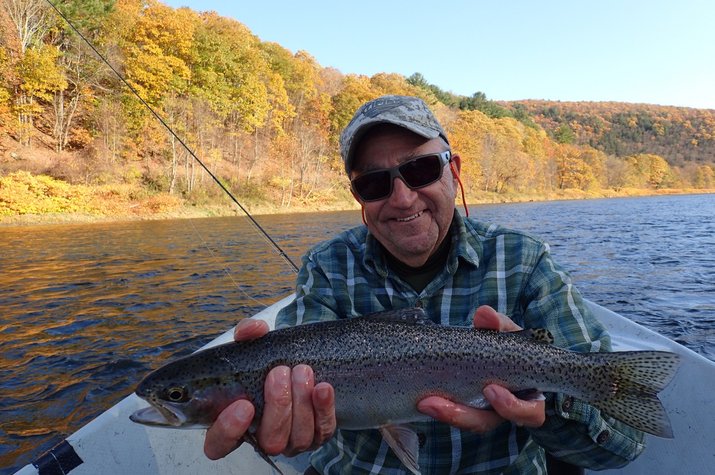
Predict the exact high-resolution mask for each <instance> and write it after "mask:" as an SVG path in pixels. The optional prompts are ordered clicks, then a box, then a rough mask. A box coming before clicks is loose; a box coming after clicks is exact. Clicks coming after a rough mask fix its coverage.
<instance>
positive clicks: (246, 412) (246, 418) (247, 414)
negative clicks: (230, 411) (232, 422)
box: [234, 403, 253, 422]
mask: <svg viewBox="0 0 715 475" xmlns="http://www.w3.org/2000/svg"><path fill="white" fill-rule="evenodd" d="M234 415H235V416H236V418H237V419H239V420H241V421H243V422H250V421H251V419H252V418H253V410H252V408H251V406H250V405H248V404H246V403H239V404H236V408H235V409H234Z"/></svg>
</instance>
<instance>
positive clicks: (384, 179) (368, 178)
mask: <svg viewBox="0 0 715 475" xmlns="http://www.w3.org/2000/svg"><path fill="white" fill-rule="evenodd" d="M352 185H353V190H355V193H357V194H358V195H360V198H362V199H363V200H365V201H373V200H379V199H382V198H386V197H387V196H389V195H390V188H391V185H392V183H390V172H389V171H379V172H375V173H368V174H367V175H362V176H359V177H357V178H355V179H354V180H353V182H352Z"/></svg>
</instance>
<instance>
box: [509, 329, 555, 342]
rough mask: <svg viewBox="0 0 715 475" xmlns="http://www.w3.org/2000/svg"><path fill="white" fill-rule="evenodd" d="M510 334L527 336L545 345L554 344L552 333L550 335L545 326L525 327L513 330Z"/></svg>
mask: <svg viewBox="0 0 715 475" xmlns="http://www.w3.org/2000/svg"><path fill="white" fill-rule="evenodd" d="M512 334H513V335H519V336H523V337H524V338H528V339H530V340H532V341H533V342H534V343H543V344H545V345H553V344H554V335H552V334H551V332H550V331H549V330H547V329H546V328H527V329H526V330H519V331H517V332H513V333H512Z"/></svg>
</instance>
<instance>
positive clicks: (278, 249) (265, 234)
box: [46, 0, 298, 273]
mask: <svg viewBox="0 0 715 475" xmlns="http://www.w3.org/2000/svg"><path fill="white" fill-rule="evenodd" d="M46 1H47V3H48V4H49V5H50V6H51V7H52V9H53V10H54V11H55V12H57V14H58V15H59V16H60V17H61V18H62V19H63V20H64V21H65V22H67V24H68V25H69V26H70V28H72V30H73V31H74V32H75V33H77V35H78V36H79V37H80V38H82V40H83V41H84V42H85V43H86V44H87V46H89V47H90V49H91V50H92V51H94V54H96V55H97V56H98V57H99V58H100V59H101V60H102V62H103V63H104V64H106V65H107V66H108V67H109V69H111V70H112V72H113V73H114V74H115V75H116V76H117V78H118V79H119V80H120V81H121V82H122V83H123V84H124V85H125V86H126V87H127V88H128V89H129V90H130V91H131V92H132V93H133V94H134V95H135V96H136V97H137V99H139V101H140V102H141V103H142V104H144V106H145V107H146V108H147V109H148V110H149V112H151V114H152V115H153V116H154V117H155V118H156V119H157V120H158V121H159V122H160V123H161V125H163V126H164V127H165V128H166V130H168V131H169V133H170V134H171V135H172V136H173V137H174V138H175V139H176V140H178V141H179V143H180V144H181V145H182V146H183V147H184V149H185V150H186V151H187V152H188V153H189V155H191V156H192V157H193V158H194V160H196V162H197V163H198V164H199V165H200V166H201V168H203V169H204V171H205V172H206V173H208V175H209V176H210V177H211V179H212V180H213V181H214V182H215V183H216V184H217V185H218V186H219V187H220V188H221V189H222V190H223V191H224V192H225V193H226V194H227V195H228V196H229V198H231V201H233V202H234V203H235V204H236V206H238V208H239V209H240V210H241V211H243V213H244V214H245V215H246V217H247V218H248V219H249V220H250V222H251V224H253V226H254V227H255V228H256V229H257V230H258V232H259V233H260V234H261V235H262V236H263V237H264V238H265V239H266V240H267V241H268V243H269V244H270V245H271V246H272V247H273V249H274V250H275V251H276V252H277V253H278V255H280V256H281V257H282V258H283V260H285V261H286V262H287V263H288V265H289V266H290V267H291V269H293V272H295V273H297V272H298V266H296V265H295V263H294V262H293V261H292V260H291V258H290V257H289V256H288V254H286V252H285V251H284V250H283V249H282V248H281V247H280V246H279V245H278V243H277V242H276V241H274V240H273V238H272V237H271V236H270V234H268V232H267V231H266V230H265V229H263V227H262V226H261V225H260V224H259V223H258V221H256V219H255V218H254V217H253V216H251V213H249V212H248V210H247V209H246V208H244V207H243V205H242V204H241V203H240V202H239V201H238V199H237V198H236V197H235V196H234V195H233V193H231V191H230V190H229V189H228V188H226V186H225V185H224V184H223V183H221V180H219V179H218V178H217V177H216V175H214V174H213V172H212V171H211V170H209V168H208V167H207V166H206V164H204V162H203V161H202V160H201V159H200V158H199V157H198V156H197V155H196V154H195V153H194V151H193V150H192V149H191V147H189V146H188V145H187V144H186V142H184V140H183V139H182V138H181V137H179V136H178V135H177V134H176V132H174V129H172V128H171V127H170V126H169V124H167V123H166V121H165V120H164V118H163V117H161V115H160V114H159V113H158V112H157V111H156V110H155V109H154V108H153V107H152V106H151V105H150V104H149V103H148V102H147V101H145V100H144V98H142V96H141V95H140V94H139V92H137V90H136V89H135V88H134V87H133V86H132V85H131V84H129V81H127V80H126V79H125V78H124V76H122V74H121V73H120V72H119V71H117V70H116V69H115V68H114V66H112V65H111V64H110V62H109V61H108V60H107V58H105V57H104V55H103V54H102V53H100V52H99V51H98V50H97V48H95V47H94V45H93V44H92V42H90V41H89V40H88V39H87V38H86V37H85V36H84V35H83V34H82V33H81V32H80V31H79V30H78V29H77V27H75V26H74V24H73V23H72V22H71V21H70V19H69V18H67V16H66V15H65V14H64V13H62V12H61V11H60V9H59V8H57V6H56V5H55V4H54V3H53V2H52V1H51V0H46Z"/></svg>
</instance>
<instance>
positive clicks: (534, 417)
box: [484, 384, 546, 428]
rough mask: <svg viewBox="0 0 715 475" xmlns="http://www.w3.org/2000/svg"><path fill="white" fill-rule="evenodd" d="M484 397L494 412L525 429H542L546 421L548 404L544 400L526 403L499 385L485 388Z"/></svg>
mask: <svg viewBox="0 0 715 475" xmlns="http://www.w3.org/2000/svg"><path fill="white" fill-rule="evenodd" d="M484 397H486V398H487V400H488V401H489V403H490V404H491V405H492V407H493V408H494V411H495V412H496V413H497V414H499V415H500V416H501V417H503V418H504V419H506V420H509V421H512V422H514V423H515V424H516V425H519V426H524V427H532V428H535V427H541V426H542V425H543V424H544V421H545V420H546V403H545V401H543V400H531V401H525V400H523V399H519V398H517V397H516V396H514V394H512V393H511V391H509V390H508V389H506V388H504V387H502V386H499V385H498V384H490V385H488V386H486V387H485V388H484Z"/></svg>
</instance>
